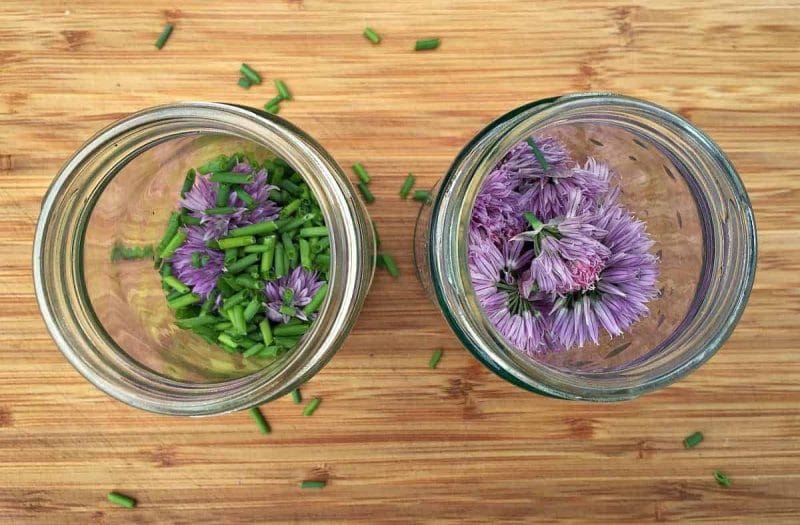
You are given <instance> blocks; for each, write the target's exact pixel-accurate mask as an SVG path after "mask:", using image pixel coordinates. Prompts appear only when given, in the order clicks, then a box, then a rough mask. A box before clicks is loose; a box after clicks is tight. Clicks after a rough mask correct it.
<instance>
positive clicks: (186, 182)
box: [181, 169, 197, 197]
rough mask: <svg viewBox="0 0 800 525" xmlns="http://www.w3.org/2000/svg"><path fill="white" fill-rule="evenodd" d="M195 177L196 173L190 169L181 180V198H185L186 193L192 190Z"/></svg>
mask: <svg viewBox="0 0 800 525" xmlns="http://www.w3.org/2000/svg"><path fill="white" fill-rule="evenodd" d="M196 176H197V172H196V171H195V170H194V169H191V170H189V171H188V172H187V173H186V178H185V179H183V187H181V197H185V196H186V192H187V191H189V190H191V189H192V186H194V179H195V177H196Z"/></svg>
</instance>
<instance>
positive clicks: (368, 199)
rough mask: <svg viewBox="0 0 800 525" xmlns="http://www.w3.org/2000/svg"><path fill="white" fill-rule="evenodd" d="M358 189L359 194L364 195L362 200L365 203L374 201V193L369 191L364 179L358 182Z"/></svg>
mask: <svg viewBox="0 0 800 525" xmlns="http://www.w3.org/2000/svg"><path fill="white" fill-rule="evenodd" d="M358 189H359V191H361V195H362V196H363V197H364V202H366V203H367V204H372V203H373V202H375V195H373V194H372V192H371V191H369V186H368V185H367V184H366V183H365V182H364V181H361V182H359V183H358Z"/></svg>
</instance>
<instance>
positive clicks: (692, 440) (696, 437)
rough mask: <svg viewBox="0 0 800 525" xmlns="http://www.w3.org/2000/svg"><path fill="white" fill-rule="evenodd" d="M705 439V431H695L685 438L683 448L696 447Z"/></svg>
mask: <svg viewBox="0 0 800 525" xmlns="http://www.w3.org/2000/svg"><path fill="white" fill-rule="evenodd" d="M702 441H703V433H702V432H695V433H694V434H692V435H690V436H686V438H685V439H684V440H683V448H694V447H696V446H697V445H699V444H700V443H701V442H702Z"/></svg>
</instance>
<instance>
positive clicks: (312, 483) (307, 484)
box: [300, 479, 327, 489]
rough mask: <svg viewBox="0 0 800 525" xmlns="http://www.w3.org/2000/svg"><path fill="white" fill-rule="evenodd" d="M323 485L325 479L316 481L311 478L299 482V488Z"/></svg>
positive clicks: (320, 486) (321, 486) (315, 487)
mask: <svg viewBox="0 0 800 525" xmlns="http://www.w3.org/2000/svg"><path fill="white" fill-rule="evenodd" d="M325 485H327V482H326V481H317V480H311V479H307V480H305V481H302V482H300V488H301V489H324V488H325Z"/></svg>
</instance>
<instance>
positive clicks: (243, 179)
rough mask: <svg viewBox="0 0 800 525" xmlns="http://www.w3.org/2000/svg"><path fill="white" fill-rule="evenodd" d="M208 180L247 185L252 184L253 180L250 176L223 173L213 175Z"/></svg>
mask: <svg viewBox="0 0 800 525" xmlns="http://www.w3.org/2000/svg"><path fill="white" fill-rule="evenodd" d="M208 180H210V181H211V182H220V183H225V184H249V183H251V182H253V178H252V177H251V176H250V175H245V174H244V173H225V172H222V173H213V174H212V175H211V177H209V179H208ZM229 195H230V193H229ZM226 202H227V199H226Z"/></svg>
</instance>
